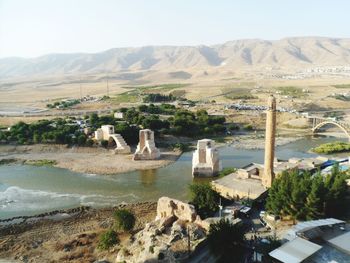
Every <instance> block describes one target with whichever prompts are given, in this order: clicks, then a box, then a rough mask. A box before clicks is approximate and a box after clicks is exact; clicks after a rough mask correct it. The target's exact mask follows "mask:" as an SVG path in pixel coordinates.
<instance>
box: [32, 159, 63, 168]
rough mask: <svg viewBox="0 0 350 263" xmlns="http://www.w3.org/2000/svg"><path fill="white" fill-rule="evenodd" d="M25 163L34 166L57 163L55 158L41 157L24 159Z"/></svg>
mask: <svg viewBox="0 0 350 263" xmlns="http://www.w3.org/2000/svg"><path fill="white" fill-rule="evenodd" d="M25 164H28V165H34V166H54V165H56V164H57V162H56V161H55V160H47V159H42V160H27V161H25Z"/></svg>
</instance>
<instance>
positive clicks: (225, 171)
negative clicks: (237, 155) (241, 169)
mask: <svg viewBox="0 0 350 263" xmlns="http://www.w3.org/2000/svg"><path fill="white" fill-rule="evenodd" d="M236 171H237V169H236V168H234V167H226V168H224V169H222V171H221V172H220V173H219V175H218V176H219V177H220V178H221V177H224V176H226V175H229V174H232V173H234V172H236Z"/></svg>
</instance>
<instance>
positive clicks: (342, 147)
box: [311, 142, 350, 154]
mask: <svg viewBox="0 0 350 263" xmlns="http://www.w3.org/2000/svg"><path fill="white" fill-rule="evenodd" d="M311 151H313V152H315V153H325V154H331V153H341V152H350V143H347V142H330V143H325V144H321V145H320V146H318V147H315V148H312V149H311Z"/></svg>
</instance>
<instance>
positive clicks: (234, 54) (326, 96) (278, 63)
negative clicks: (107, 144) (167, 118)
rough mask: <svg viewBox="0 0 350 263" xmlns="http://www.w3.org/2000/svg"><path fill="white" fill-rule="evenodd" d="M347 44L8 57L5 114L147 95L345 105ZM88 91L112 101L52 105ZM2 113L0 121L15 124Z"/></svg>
mask: <svg viewBox="0 0 350 263" xmlns="http://www.w3.org/2000/svg"><path fill="white" fill-rule="evenodd" d="M349 46H350V41H349V39H335V38H322V37H304V38H303V37H300V38H285V39H281V40H276V41H267V40H236V41H231V42H227V43H224V44H219V45H214V46H193V47H190V46H185V47H180V46H179V47H175V46H174V47H170V46H159V47H156V46H154V47H153V46H149V47H142V48H124V49H123V48H119V49H111V50H108V51H105V52H101V53H96V54H84V53H79V54H52V55H50V54H49V55H45V56H42V57H38V58H33V59H20V58H4V59H0V114H1V115H2V116H6V115H8V114H7V113H8V112H10V113H12V114H10V115H11V117H12V116H15V115H16V116H18V115H22V114H23V113H22V112H24V114H25V115H26V117H30V118H35V116H34V117H33V116H32V115H33V114H31V112H35V111H39V112H36V115H38V114H39V115H40V116H45V117H46V118H50V117H52V116H61V115H69V114H72V112H77V111H79V114H85V113H88V112H89V111H92V110H94V111H101V110H102V111H108V110H113V109H116V108H118V107H121V106H128V105H135V104H138V103H140V102H141V97H140V94H141V93H143V94H144V93H163V94H169V93H172V94H175V95H177V96H181V97H183V98H187V99H190V100H195V101H200V102H203V103H206V102H211V101H213V100H215V101H216V102H217V103H230V102H237V101H240V100H245V102H246V103H252V104H260V105H262V104H264V103H265V100H266V96H267V95H268V94H270V93H274V94H276V96H277V98H278V100H279V101H278V103H279V105H280V106H282V107H289V108H296V109H304V110H311V111H313V110H327V109H329V110H331V109H347V108H348V104H349V101H343V100H339V99H335V98H334V95H335V94H346V93H348V92H349V88H348V86H347V84H349V83H350V69H349V66H348V65H349V63H350V52H349ZM344 84H345V85H344ZM340 85H343V86H340ZM280 87H293V88H295V89H296V90H297V91H298V94H294V96H292V95H293V94H290V93H288V92H281V90H280ZM87 95H91V96H94V97H95V98H101V97H102V96H103V95H109V96H110V99H108V100H104V101H94V100H92V101H87V102H84V103H80V104H78V105H75V106H73V107H72V108H70V109H68V110H56V109H54V110H48V109H47V108H46V104H48V103H53V102H56V101H60V100H64V99H74V98H80V97H81V96H87ZM247 95H249V96H247ZM249 97H250V98H249ZM244 98H246V99H244ZM40 111H42V112H40ZM16 113H17V114H16ZM29 115H31V116H29ZM0 118H1V119H0V124H1V125H7V124H11V123H13V121H12V120H11V119H4V117H0Z"/></svg>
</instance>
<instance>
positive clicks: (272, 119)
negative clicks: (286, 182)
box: [262, 95, 276, 187]
mask: <svg viewBox="0 0 350 263" xmlns="http://www.w3.org/2000/svg"><path fill="white" fill-rule="evenodd" d="M275 135H276V99H275V97H274V96H273V95H271V96H270V97H269V98H268V100H267V111H266V132H265V161H264V174H263V176H262V184H263V185H264V186H265V187H271V185H272V182H273V180H274V177H275V175H274V172H273V162H274V158H275Z"/></svg>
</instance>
